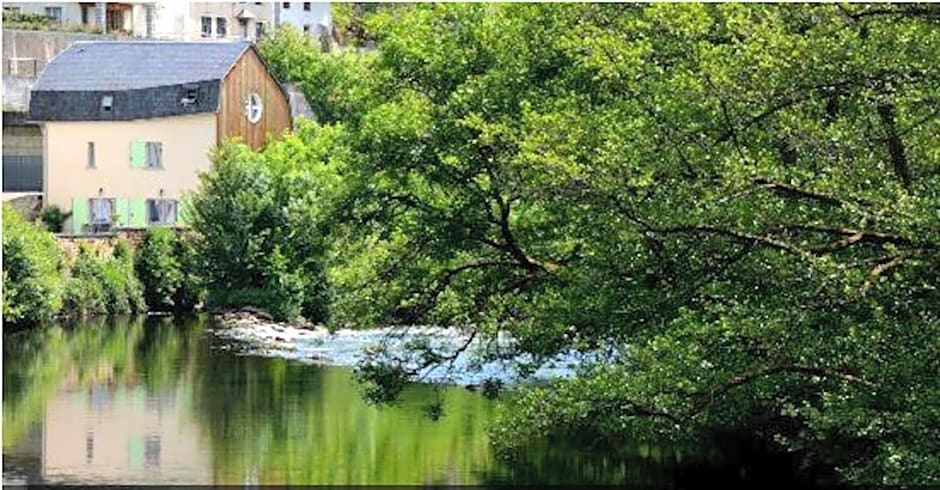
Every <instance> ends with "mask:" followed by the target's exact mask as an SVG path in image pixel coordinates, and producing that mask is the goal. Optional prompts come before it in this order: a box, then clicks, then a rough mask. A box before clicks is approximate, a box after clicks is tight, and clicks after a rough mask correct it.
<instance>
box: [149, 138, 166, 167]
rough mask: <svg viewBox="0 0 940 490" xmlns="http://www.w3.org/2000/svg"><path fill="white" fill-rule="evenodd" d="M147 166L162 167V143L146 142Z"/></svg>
mask: <svg viewBox="0 0 940 490" xmlns="http://www.w3.org/2000/svg"><path fill="white" fill-rule="evenodd" d="M147 168H163V143H159V142H155V141H148V142H147Z"/></svg>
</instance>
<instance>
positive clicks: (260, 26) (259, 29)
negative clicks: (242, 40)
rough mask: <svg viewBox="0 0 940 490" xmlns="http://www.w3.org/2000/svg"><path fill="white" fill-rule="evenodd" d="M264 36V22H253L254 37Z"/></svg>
mask: <svg viewBox="0 0 940 490" xmlns="http://www.w3.org/2000/svg"><path fill="white" fill-rule="evenodd" d="M262 37H264V22H257V23H255V38H256V39H261V38H262Z"/></svg>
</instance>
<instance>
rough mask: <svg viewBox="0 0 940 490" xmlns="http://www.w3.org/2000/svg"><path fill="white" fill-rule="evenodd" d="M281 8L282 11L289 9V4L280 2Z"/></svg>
mask: <svg viewBox="0 0 940 490" xmlns="http://www.w3.org/2000/svg"><path fill="white" fill-rule="evenodd" d="M281 7H282V8H284V9H289V8H290V2H282V3H281Z"/></svg>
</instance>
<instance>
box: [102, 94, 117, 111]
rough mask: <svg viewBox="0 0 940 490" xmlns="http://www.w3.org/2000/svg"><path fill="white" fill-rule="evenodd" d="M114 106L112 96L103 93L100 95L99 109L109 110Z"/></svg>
mask: <svg viewBox="0 0 940 490" xmlns="http://www.w3.org/2000/svg"><path fill="white" fill-rule="evenodd" d="M113 106H114V96H111V95H105V96H103V97H101V110H103V111H110V110H111V108H112V107H113Z"/></svg>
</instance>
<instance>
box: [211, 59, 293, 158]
mask: <svg viewBox="0 0 940 490" xmlns="http://www.w3.org/2000/svg"><path fill="white" fill-rule="evenodd" d="M252 93H256V94H258V95H259V96H260V97H261V100H262V102H263V108H262V113H261V119H260V120H259V121H258V122H255V123H252V122H251V121H249V119H248V117H247V114H246V104H247V102H248V98H249V96H250V95H251V94H252ZM290 127H291V115H290V105H289V104H288V101H287V96H286V94H285V93H284V91H283V90H282V89H281V86H280V85H279V84H278V82H277V80H275V79H274V76H273V75H271V73H270V72H269V71H268V68H267V66H266V65H265V64H264V62H263V61H261V58H260V57H259V56H258V53H257V52H256V51H255V50H254V49H247V50H246V51H245V52H244V53H243V54H242V55H241V57H240V58H239V59H238V61H236V62H235V64H234V65H233V66H232V69H231V70H230V71H229V73H228V74H227V75H226V76H225V78H224V79H223V80H222V88H221V93H220V97H219V113H218V126H217V131H218V143H219V144H221V143H223V142H225V141H226V140H228V139H231V138H240V139H241V140H242V141H244V142H245V143H247V144H248V145H249V146H251V147H252V148H254V149H257V148H259V147H261V145H263V144H264V143H265V141H267V139H268V138H269V137H270V138H277V137H278V136H280V135H281V134H282V133H284V132H285V131H287V130H289V129H290Z"/></svg>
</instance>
